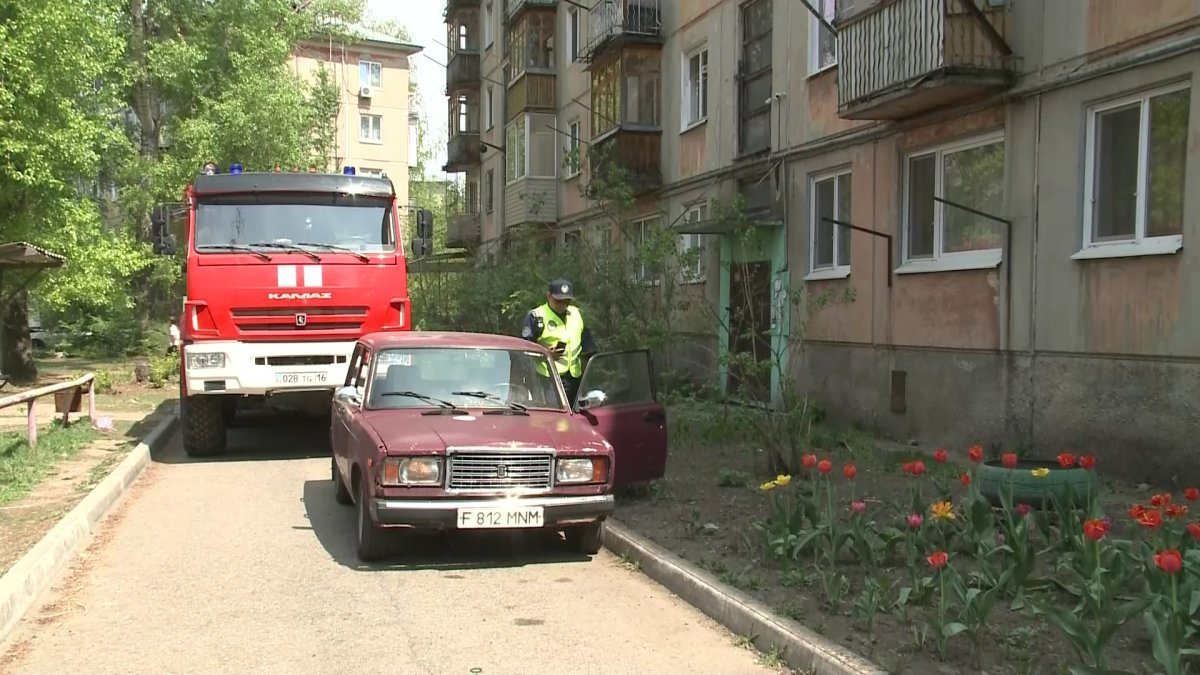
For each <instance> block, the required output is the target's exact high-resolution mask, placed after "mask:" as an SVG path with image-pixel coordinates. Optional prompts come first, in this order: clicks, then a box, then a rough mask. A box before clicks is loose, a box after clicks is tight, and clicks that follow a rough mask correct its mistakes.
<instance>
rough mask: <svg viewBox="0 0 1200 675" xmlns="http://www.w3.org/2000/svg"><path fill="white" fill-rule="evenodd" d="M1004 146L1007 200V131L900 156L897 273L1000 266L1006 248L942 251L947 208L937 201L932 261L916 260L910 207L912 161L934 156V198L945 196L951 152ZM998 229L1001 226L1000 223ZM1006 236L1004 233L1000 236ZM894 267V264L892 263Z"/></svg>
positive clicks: (1002, 182) (990, 133) (1005, 197)
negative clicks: (946, 158) (945, 172)
mask: <svg viewBox="0 0 1200 675" xmlns="http://www.w3.org/2000/svg"><path fill="white" fill-rule="evenodd" d="M997 143H999V144H1001V145H1002V146H1003V148H1004V170H1003V175H1002V177H1001V179H1000V180H1001V187H1002V189H1003V191H1004V192H1003V193H1002V199H1004V200H1006V199H1008V194H1007V193H1008V184H1007V183H1008V164H1009V161H1010V157H1009V152H1008V137H1007V135H1006V133H1005V130H1003V129H1001V130H998V131H992V132H988V133H982V134H975V135H973V136H970V137H967V138H961V139H957V140H954V141H950V142H946V143H941V144H938V145H930V146H925V147H922V148H919V149H916V150H912V151H910V152H906V153H904V154H903V155H902V157H901V165H900V171H901V175H902V180H901V186H900V189H901V190H902V191H903V192H902V193H901V198H900V208H901V209H902V211H901V220H900V224H901V233H902V235H903V242H902V244H901V249H900V250H901V259H900V266H899V267H897V268H895V270H894V271H895V273H896V274H921V273H925V272H950V271H957V270H981V269H989V268H993V267H997V266H999V265H1000V263H1001V262H1002V261H1003V258H1004V249H1003V246H1001V247H997V248H989V249H980V250H977V251H953V252H949V253H945V252H942V246H943V242H944V229H945V218H944V216H943V211H944V209H945V208H946V207H945V205H943V204H942V203H941V202H936V201H935V202H934V213H935V216H934V223H933V255H932V257H929V258H913V257H912V254H911V251H910V249H911V247H912V239H913V237H912V223H911V221H910V220H909V217H910V213H911V210H910V208H909V205H910V200H911V192H910V184H911V182H912V172H911V171H910V170H909V166H910V164H911V162H912V160H913V159H916V158H919V157H924V156H927V155H934V160H935V167H936V173H935V179H934V187H933V194H934V195H935V196H942V195H944V188H945V186H944V182H943V181H944V177H943V169H944V160H943V157H944V156H945V155H946V154H948V153H950V154H953V153H955V152H963V151H966V150H973V149H976V148H982V147H986V146H989V145H993V144H997ZM996 226H997V227H1002V226H1001V225H999V224H997V225H996ZM1001 235H1002V236H1003V233H1001ZM889 264H891V263H889Z"/></svg>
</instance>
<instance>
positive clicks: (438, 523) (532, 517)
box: [330, 332, 667, 561]
mask: <svg viewBox="0 0 1200 675" xmlns="http://www.w3.org/2000/svg"><path fill="white" fill-rule="evenodd" d="M555 373H556V371H555V370H554V366H553V363H552V361H551V359H550V354H549V352H548V351H547V350H546V349H545V348H543V347H541V346H539V345H536V344H532V343H530V342H528V341H525V340H521V339H519V338H515V337H509V336H502V335H487V334H476V333H448V332H414V333H398V332H389V333H372V334H369V335H366V336H364V337H363V338H361V339H360V340H358V342H357V344H356V345H355V348H354V352H353V354H352V355H351V357H350V361H349V368H348V369H347V373H346V379H345V382H344V383H343V386H342V387H341V388H339V389H338V390H337V391H336V392H335V394H334V401H333V414H332V422H331V428H330V444H331V446H332V454H333V457H332V462H331V473H332V479H333V484H334V490H335V497H336V499H337V501H338V502H339V503H342V504H353V505H354V506H355V507H356V530H357V541H358V557H359V559H360V560H363V561H370V560H374V559H377V558H379V557H381V556H382V555H383V554H384V547H383V546H384V544H383V535H384V531H385V530H387V529H437V530H478V529H491V530H530V529H551V530H556V531H562V532H563V533H564V535H565V537H566V540H567V542H568V543H569V544H570V545H572V546H574V547H575V548H576V549H578V550H580V551H582V552H584V553H587V554H593V553H596V552H597V551H598V550H599V549H600V537H601V529H602V526H603V523H604V520H605V518H607V517H608V516H609V515H610V514H611V513H612V511H613V506H614V489H615V488H616V487H618V486H622V485H627V484H631V483H637V482H643V481H648V480H654V479H656V478H661V477H662V476H663V474H664V472H665V469H666V458H667V426H666V424H667V418H666V411H665V409H664V407H663V406H662V404H661V403H659V402H658V400H657V396H656V392H655V390H654V385H653V375H652V369H651V362H650V355H649V352H648V351H646V350H633V351H625V352H611V353H600V354H597V355H595V356H594V357H592V359H591V360H590V361H589V363H588V365H587V367H586V369H585V371H584V374H583V378H582V381H581V385H580V392H581V393H580V397H579V400H578V401H576V402H572V403H570V404H569V403H568V401H567V400H566V394H565V392H564V390H563V387H562V383H561V381H560V380H559V378H558V376H557V375H556V374H555Z"/></svg>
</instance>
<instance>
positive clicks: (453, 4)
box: [442, 0, 479, 16]
mask: <svg viewBox="0 0 1200 675" xmlns="http://www.w3.org/2000/svg"><path fill="white" fill-rule="evenodd" d="M458 9H479V0H446V9H445V11H443V12H442V16H446V15H448V14H450V12H453V11H455V10H458Z"/></svg>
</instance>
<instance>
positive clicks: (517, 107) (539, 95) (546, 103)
mask: <svg viewBox="0 0 1200 675" xmlns="http://www.w3.org/2000/svg"><path fill="white" fill-rule="evenodd" d="M555 82H556V80H555V76H554V75H551V74H548V73H534V72H526V73H525V75H524V77H521V78H519V79H517V80H516V81H514V82H512V83H511V84H509V86H508V96H507V97H506V99H505V102H504V105H505V111H506V115H505V119H506V120H511V119H513V118H515V117H516V116H517V115H520V114H521V113H523V112H546V111H552V110H554V109H555V108H556V107H557V105H558V102H557V98H556V94H555Z"/></svg>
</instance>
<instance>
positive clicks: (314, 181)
mask: <svg viewBox="0 0 1200 675" xmlns="http://www.w3.org/2000/svg"><path fill="white" fill-rule="evenodd" d="M181 206H182V207H183V209H185V210H186V214H187V220H186V250H185V257H186V261H185V262H184V271H185V275H186V288H187V290H186V296H185V298H184V301H183V306H182V316H181V317H179V318H178V321H179V329H180V335H181V338H182V348H181V349H180V350H179V354H180V363H179V376H180V377H179V397H180V406H181V408H180V416H181V428H182V435H183V445H184V448H185V449H186V451H187V453H188V454H189V455H191V456H193V457H199V456H212V455H217V454H220V453H222V452H223V451H224V450H225V438H226V428H227V426H228V425H229V423H230V422H231V421H232V420H233V419H234V416H235V415H236V414H237V410H238V408H239V407H241V406H244V405H247V404H252V405H256V406H263V405H265V406H269V407H284V408H300V409H307V410H324V411H325V412H328V410H329V400H330V396H331V394H332V391H333V390H334V389H335V388H336V387H337V386H338V385H340V384H341V383H342V382H343V380H344V379H345V376H346V368H347V362H348V360H349V357H350V353H351V351H352V349H353V345H354V341H355V340H356V339H357V338H358V337H360V336H362V335H363V334H365V333H370V332H373V331H380V330H409V329H410V328H411V326H412V315H411V303H410V302H409V297H408V274H407V266H406V264H405V259H404V251H403V247H402V246H401V243H400V238H401V228H400V223H401V218H400V216H401V206H400V205H399V204H397V199H396V191H395V188H394V186H393V185H392V182H391V180H390V179H388V178H375V177H367V176H357V175H355V172H354V169H353V168H351V167H347V168H345V169H344V170H343V173H341V174H329V173H315V172H309V173H302V172H299V171H297V170H293V171H291V172H284V171H279V169H278V167H277V168H276V170H275V171H273V172H262V173H251V172H243V171H242V170H241V167H240V166H238V165H231V166H230V168H229V171H228V172H227V173H221V172H219V171H218V170H216V169H215V168H214V167H213V166H212V165H209V166H208V167H206V169H205V173H204V174H203V175H200V176H197V177H196V179H195V181H194V182H193V184H192V185H190V186H188V188H187V190H186V191H185V194H184V203H183V204H182V205H181ZM405 208H407V207H405ZM165 212H166V210H165V209H163V208H162V207H160V208H158V209H156V210H155V214H156V215H155V228H156V230H157V231H158V234H159V237H160V241H159V246H158V248H159V250H160V252H163V253H174V249H175V244H174V237H173V236H172V235H171V234H169V232H168V228H166V227H165V225H164V223H163V220H164V218H163V215H162V214H163V213H165ZM416 216H417V217H416V221H417V228H416V229H417V233H416V234H417V236H416V237H415V238H414V241H413V248H414V249H420V250H425V251H427V249H428V247H429V241H430V237H431V236H432V218H431V217H430V214H429V212H428V211H424V210H421V211H419V212H418V213H417V214H416Z"/></svg>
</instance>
